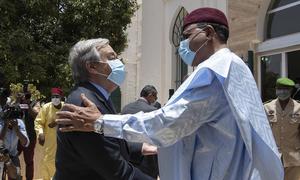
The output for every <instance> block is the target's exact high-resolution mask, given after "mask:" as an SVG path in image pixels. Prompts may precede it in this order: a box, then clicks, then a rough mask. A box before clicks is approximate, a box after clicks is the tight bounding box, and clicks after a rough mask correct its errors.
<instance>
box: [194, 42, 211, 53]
mask: <svg viewBox="0 0 300 180" xmlns="http://www.w3.org/2000/svg"><path fill="white" fill-rule="evenodd" d="M207 41H208V39H207V40H206V41H205V42H204V43H203V44H202V45H201V46H200V47H199V48H198V49H197V50H196V51H195V54H197V53H198V51H199V50H200V49H201V48H202V47H203V46H204V45H206V44H207Z"/></svg>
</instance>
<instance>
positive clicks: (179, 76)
mask: <svg viewBox="0 0 300 180" xmlns="http://www.w3.org/2000/svg"><path fill="white" fill-rule="evenodd" d="M187 14H188V12H187V11H186V10H185V9H184V8H183V7H182V8H181V9H180V10H179V13H178V15H177V17H176V19H175V23H174V26H173V32H172V43H173V45H174V47H175V55H176V80H175V83H176V88H178V87H179V86H180V85H181V83H182V82H183V79H184V77H185V76H186V75H187V72H188V67H187V65H186V64H185V63H184V62H183V61H182V60H181V58H180V56H179V54H178V47H179V45H180V41H181V40H182V39H181V35H182V27H183V19H184V17H185V16H186V15H187Z"/></svg>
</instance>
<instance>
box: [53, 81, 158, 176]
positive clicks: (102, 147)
mask: <svg viewBox="0 0 300 180" xmlns="http://www.w3.org/2000/svg"><path fill="white" fill-rule="evenodd" d="M81 93H84V94H85V95H86V96H87V97H88V98H89V99H90V100H91V101H93V102H94V103H95V104H96V105H97V107H98V109H99V110H100V111H101V112H102V113H103V114H107V113H110V114H114V113H115V109H114V107H113V105H112V103H111V101H107V100H106V99H105V98H104V96H103V95H102V94H101V92H100V91H98V89H97V88H96V87H94V86H93V85H92V84H90V83H83V84H80V85H79V86H77V87H75V89H74V90H73V91H72V92H71V94H70V95H69V97H68V99H67V103H72V104H75V105H81V106H83V104H82V101H81V99H80V94H81ZM128 160H129V154H128V147H127V143H126V141H124V140H121V139H116V138H110V137H104V136H103V135H100V134H97V133H94V132H89V133H87V132H69V133H62V132H59V131H58V132H57V152H56V162H55V164H56V172H55V176H54V179H55V180H77V179H78V180H84V179H88V180H150V179H151V180H153V179H152V178H151V177H149V176H147V175H145V174H143V173H142V172H141V171H140V170H139V169H137V168H135V167H134V166H133V165H132V164H130V163H129V162H128Z"/></svg>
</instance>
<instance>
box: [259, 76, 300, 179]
mask: <svg viewBox="0 0 300 180" xmlns="http://www.w3.org/2000/svg"><path fill="white" fill-rule="evenodd" d="M294 86H295V83H294V81H293V80H291V79H289V78H285V77H283V78H279V79H277V81H276V96H277V98H276V99H274V100H271V101H269V102H267V103H265V104H264V107H265V111H266V114H267V117H268V120H269V122H270V125H271V128H272V131H273V135H274V137H275V141H276V144H277V147H278V150H279V152H280V153H281V155H282V157H281V159H282V163H283V166H284V179H285V180H299V179H300V129H299V128H300V103H299V102H297V101H295V100H294V99H292V98H291V95H292V91H293V88H294Z"/></svg>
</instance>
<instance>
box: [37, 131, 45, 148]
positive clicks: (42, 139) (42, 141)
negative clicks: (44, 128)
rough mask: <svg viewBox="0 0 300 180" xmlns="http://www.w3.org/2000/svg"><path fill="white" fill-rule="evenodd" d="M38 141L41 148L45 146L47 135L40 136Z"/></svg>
mask: <svg viewBox="0 0 300 180" xmlns="http://www.w3.org/2000/svg"><path fill="white" fill-rule="evenodd" d="M38 140H39V144H40V145H41V146H44V144H45V135H44V134H39V137H38Z"/></svg>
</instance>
